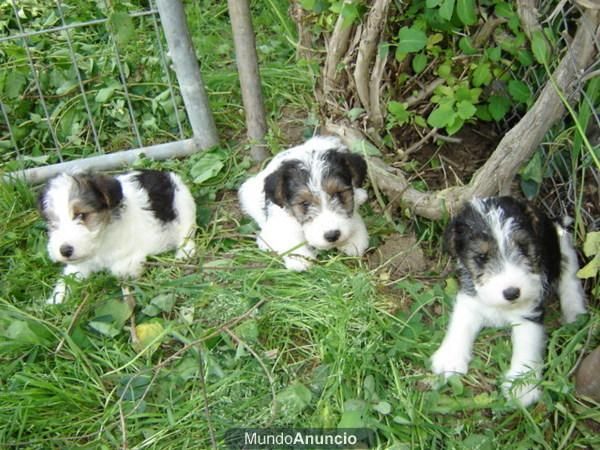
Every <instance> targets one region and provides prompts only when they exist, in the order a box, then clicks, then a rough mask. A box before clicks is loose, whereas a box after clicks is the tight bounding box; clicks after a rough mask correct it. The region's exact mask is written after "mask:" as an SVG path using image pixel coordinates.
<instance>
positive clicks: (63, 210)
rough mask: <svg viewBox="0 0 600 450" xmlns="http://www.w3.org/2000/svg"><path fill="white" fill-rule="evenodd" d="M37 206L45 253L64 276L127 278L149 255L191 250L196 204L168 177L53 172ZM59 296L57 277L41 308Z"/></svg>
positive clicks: (181, 185)
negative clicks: (104, 273) (102, 274)
mask: <svg viewBox="0 0 600 450" xmlns="http://www.w3.org/2000/svg"><path fill="white" fill-rule="evenodd" d="M38 206H39V209H40V212H41V214H42V217H43V218H44V220H45V221H46V222H47V224H48V238H49V239H48V253H49V255H50V258H51V259H52V260H54V261H57V262H61V263H64V264H65V268H64V272H63V275H64V276H67V275H73V276H75V277H76V278H79V279H83V278H86V277H87V276H89V275H90V274H91V273H93V272H98V271H101V270H108V271H109V272H110V273H112V274H113V275H115V276H117V277H119V278H127V277H134V278H135V277H138V276H139V275H140V274H141V272H142V268H143V264H144V261H145V260H146V257H147V256H149V255H155V254H158V253H162V252H164V251H167V250H171V249H175V248H176V249H177V254H176V257H177V258H182V257H189V256H192V255H193V253H194V251H195V244H194V241H193V237H194V232H195V229H196V204H195V202H194V199H193V197H192V195H191V193H190V191H189V189H188V188H187V186H186V185H185V184H184V183H183V181H181V179H180V178H179V176H177V175H175V174H174V173H169V172H160V171H156V170H140V171H135V172H129V173H125V174H122V175H118V176H115V177H113V176H109V175H103V174H77V175H68V174H60V175H58V176H56V177H54V178H52V179H51V180H50V181H49V182H48V184H47V185H46V187H45V188H44V189H43V190H42V192H41V193H40V196H39V199H38ZM66 292H67V290H66V285H65V281H64V278H61V279H60V280H59V281H58V283H57V284H56V287H55V288H54V292H53V293H52V295H51V297H50V298H49V299H48V303H62V301H63V300H64V298H65V295H66Z"/></svg>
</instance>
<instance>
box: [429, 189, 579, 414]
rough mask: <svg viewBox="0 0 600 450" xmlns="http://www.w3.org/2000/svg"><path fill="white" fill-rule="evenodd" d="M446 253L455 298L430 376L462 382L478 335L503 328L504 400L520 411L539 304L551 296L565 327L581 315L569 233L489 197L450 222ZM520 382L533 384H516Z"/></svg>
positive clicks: (531, 392) (534, 357)
mask: <svg viewBox="0 0 600 450" xmlns="http://www.w3.org/2000/svg"><path fill="white" fill-rule="evenodd" d="M445 245H446V249H447V250H448V252H449V253H450V255H451V256H452V257H453V258H454V259H455V260H456V262H457V266H458V267H457V269H458V274H459V277H460V290H459V292H458V295H457V297H456V302H455V304H454V310H453V311H452V316H451V317H450V323H449V326H448V331H447V333H446V336H445V337H444V340H443V342H442V344H441V345H440V347H439V349H438V350H437V351H436V352H435V353H434V354H433V356H432V370H433V372H434V373H436V374H442V375H444V376H445V377H446V378H447V377H449V376H450V375H452V374H465V373H466V372H467V367H468V365H469V361H470V360H471V352H472V347H473V342H474V341H475V338H476V336H477V334H478V333H479V331H480V330H481V329H482V328H483V327H486V326H494V327H508V326H510V327H511V328H512V345H513V352H512V358H511V363H510V368H509V370H508V372H507V373H506V375H505V381H504V383H503V385H502V388H503V392H504V395H505V396H506V397H507V398H510V399H515V400H516V401H517V402H518V403H519V404H521V405H523V406H528V405H530V404H532V403H534V402H536V401H537V400H538V399H539V397H540V395H541V391H540V389H539V387H538V386H537V384H538V383H537V382H538V381H539V380H540V379H541V375H542V367H543V364H544V348H545V333H544V327H543V324H542V322H543V315H544V303H545V302H546V300H547V299H548V297H550V296H551V295H552V294H553V293H557V294H558V296H559V298H560V305H561V310H562V316H563V321H564V322H567V323H569V322H573V321H574V320H575V319H576V317H577V316H578V315H579V314H584V313H585V312H586V305H585V297H584V293H583V289H582V286H581V283H580V282H579V280H578V279H577V277H576V276H575V273H576V271H577V267H578V263H577V255H576V253H575V250H574V248H573V246H572V244H571V239H570V236H569V234H568V232H567V231H566V230H565V229H564V228H563V226H561V225H559V224H557V223H553V222H552V221H551V220H550V219H549V218H548V217H546V216H545V215H544V214H542V213H541V212H539V211H536V210H534V209H532V208H531V207H530V206H527V205H525V204H523V203H521V202H519V201H517V200H515V199H513V198H511V197H489V198H481V199H474V200H472V201H470V202H469V203H468V204H467V205H466V206H465V207H464V209H463V210H462V211H461V212H460V213H459V214H458V216H457V217H456V218H455V219H454V220H452V222H450V224H449V225H448V228H447V229H446V233H445ZM526 375H530V376H531V378H529V380H531V379H533V380H534V381H523V380H521V381H520V382H516V380H518V379H519V377H522V376H526Z"/></svg>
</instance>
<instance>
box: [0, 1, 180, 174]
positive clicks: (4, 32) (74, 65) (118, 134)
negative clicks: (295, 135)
mask: <svg viewBox="0 0 600 450" xmlns="http://www.w3.org/2000/svg"><path fill="white" fill-rule="evenodd" d="M159 19H160V18H159V17H158V10H157V8H156V5H155V3H154V2H148V1H131V2H127V3H125V2H112V3H110V2H108V1H106V0H98V1H95V2H81V1H78V2H74V1H72V2H70V1H65V0H42V1H40V0H35V1H34V0H21V1H19V0H9V1H6V0H4V1H0V109H1V114H0V171H1V172H11V171H17V170H23V169H27V168H32V167H41V166H45V165H48V164H53V163H58V162H63V161H74V160H78V159H81V158H87V157H91V156H98V155H102V154H106V153H112V152H115V151H118V150H124V149H129V148H142V147H147V146H153V145H156V144H161V143H167V142H173V141H178V140H182V139H185V138H186V136H187V137H191V135H192V133H191V128H190V125H189V123H188V122H187V121H186V120H185V119H184V118H185V110H184V105H183V101H182V99H181V96H180V91H179V88H178V86H177V84H176V82H175V81H174V80H175V77H174V73H173V71H172V69H171V67H170V62H169V59H168V55H167V52H165V48H166V47H165V45H166V44H165V37H164V35H163V31H162V28H161V27H160V26H159V25H158V23H159ZM15 30H18V32H15Z"/></svg>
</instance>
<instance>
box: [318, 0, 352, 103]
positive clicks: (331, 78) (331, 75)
mask: <svg viewBox="0 0 600 450" xmlns="http://www.w3.org/2000/svg"><path fill="white" fill-rule="evenodd" d="M344 3H352V0H345V1H344ZM342 8H343V5H342ZM351 31H352V26H351V25H346V24H344V18H343V17H342V15H341V14H340V15H339V17H338V19H337V21H336V23H335V27H334V28H333V32H332V33H331V38H330V39H329V44H328V45H327V57H326V59H325V64H324V70H323V93H324V94H325V95H327V94H329V92H331V90H333V88H334V86H335V84H336V80H337V66H338V64H339V62H340V60H341V59H342V56H344V54H345V53H346V50H347V49H348V44H349V42H350V33H351Z"/></svg>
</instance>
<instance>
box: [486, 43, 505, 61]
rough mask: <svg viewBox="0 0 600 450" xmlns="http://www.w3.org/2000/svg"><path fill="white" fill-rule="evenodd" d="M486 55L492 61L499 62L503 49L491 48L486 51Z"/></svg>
mask: <svg viewBox="0 0 600 450" xmlns="http://www.w3.org/2000/svg"><path fill="white" fill-rule="evenodd" d="M485 54H486V55H487V57H488V58H490V61H494V62H498V61H500V58H501V57H502V49H501V48H500V47H490V48H488V49H486V50H485Z"/></svg>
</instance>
